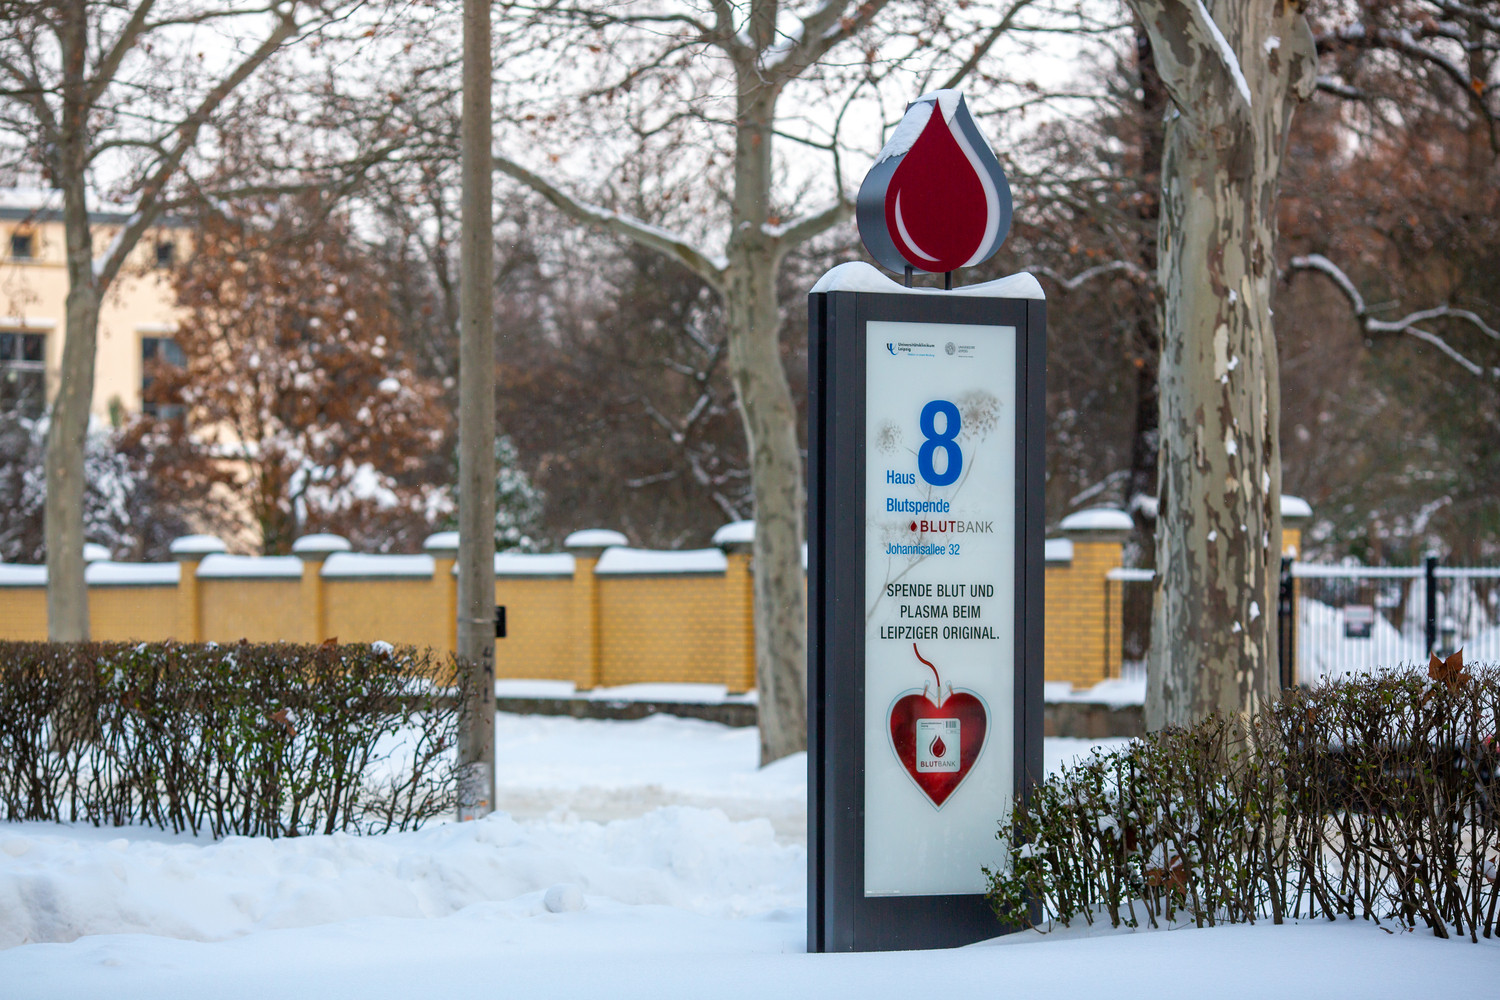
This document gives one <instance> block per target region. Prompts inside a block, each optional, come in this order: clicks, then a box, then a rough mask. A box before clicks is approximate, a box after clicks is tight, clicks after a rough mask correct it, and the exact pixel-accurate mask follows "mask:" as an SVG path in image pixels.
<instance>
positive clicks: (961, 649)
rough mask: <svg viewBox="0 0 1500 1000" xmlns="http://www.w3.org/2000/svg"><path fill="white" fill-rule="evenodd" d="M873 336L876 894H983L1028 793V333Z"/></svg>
mask: <svg viewBox="0 0 1500 1000" xmlns="http://www.w3.org/2000/svg"><path fill="white" fill-rule="evenodd" d="M867 330H868V332H867V343H866V371H867V380H868V381H867V384H866V397H865V398H866V403H865V416H866V428H867V433H868V441H867V442H866V465H867V470H868V471H867V479H866V484H865V588H864V589H865V706H864V711H865V778H864V780H865V820H864V823H865V828H864V843H865V851H864V857H865V872H864V875H865V894H866V895H867V896H891V895H937V894H951V893H980V892H983V891H985V888H986V886H985V879H984V875H983V873H982V872H981V871H980V868H981V866H984V865H990V866H993V865H995V864H996V863H997V862H998V861H999V860H1000V855H1001V851H1000V847H999V844H998V842H997V841H996V840H995V831H996V829H997V824H998V823H999V822H1000V821H1001V820H1002V819H1003V818H1004V817H1005V816H1006V815H1007V814H1008V812H1009V809H1010V803H1011V798H1012V796H1013V795H1014V792H1015V776H1014V766H1015V762H1014V732H1013V728H1014V721H1015V712H1014V701H1015V680H1014V676H1015V631H1014V630H1015V624H1016V622H1015V607H1016V603H1015V576H1016V561H1015V560H1016V552H1015V542H1016V525H1015V509H1016V499H1017V498H1016V454H1015V447H1016V445H1015V441H1016V401H1015V386H1016V371H1015V358H1016V330H1015V328H1014V327H1010V326H971V325H953V324H942V323H893V322H879V321H872V322H870V323H869V324H868V327H867Z"/></svg>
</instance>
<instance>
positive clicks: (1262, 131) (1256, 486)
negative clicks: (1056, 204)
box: [1132, 0, 1316, 729]
mask: <svg viewBox="0 0 1500 1000" xmlns="http://www.w3.org/2000/svg"><path fill="white" fill-rule="evenodd" d="M1132 6H1134V7H1135V9H1136V11H1137V12H1138V13H1139V15H1140V17H1141V19H1142V21H1143V22H1144V24H1145V26H1146V30H1147V31H1148V32H1149V34H1150V37H1151V44H1152V49H1153V54H1154V56H1155V59H1156V64H1157V67H1158V69H1159V70H1160V72H1161V76H1162V80H1163V83H1164V84H1165V86H1166V88H1167V91H1168V93H1169V94H1170V95H1171V98H1172V108H1171V109H1170V110H1169V112H1168V115H1167V126H1166V148H1165V153H1164V157H1163V166H1162V207H1161V227H1160V236H1159V254H1160V261H1159V282H1160V285H1161V288H1162V299H1163V301H1162V323H1161V330H1162V352H1161V365H1160V386H1161V389H1160V391H1161V421H1160V434H1161V454H1160V461H1159V468H1160V483H1159V489H1158V493H1157V496H1158V500H1159V511H1160V513H1159V517H1158V522H1157V531H1156V568H1157V575H1156V579H1157V592H1156V601H1155V609H1154V612H1153V621H1152V630H1151V658H1150V663H1149V667H1148V673H1147V677H1148V681H1147V695H1146V723H1147V726H1148V728H1152V729H1156V728H1161V727H1162V726H1168V725H1185V724H1189V723H1191V722H1193V721H1194V720H1196V719H1200V718H1202V717H1204V716H1206V715H1209V714H1211V713H1214V712H1223V713H1230V714H1239V713H1244V712H1249V711H1253V710H1255V709H1256V708H1257V707H1259V706H1260V705H1262V704H1264V703H1266V702H1267V701H1268V700H1269V699H1271V698H1273V697H1274V696H1275V695H1276V693H1277V690H1278V688H1277V684H1278V675H1277V669H1276V628H1275V615H1274V609H1275V600H1276V585H1277V572H1276V569H1277V566H1278V565H1279V558H1280V553H1281V515H1280V494H1281V454H1280V446H1279V442H1278V434H1279V426H1278V425H1279V421H1278V412H1279V407H1280V394H1279V388H1278V382H1277V363H1276V342H1275V334H1274V330H1273V327H1272V323H1271V292H1272V288H1273V283H1274V279H1275V274H1276V257H1275V249H1276V196H1277V179H1278V174H1279V172H1280V167H1281V160H1282V155H1283V150H1284V145H1285V142H1286V135H1287V129H1288V127H1289V125H1290V122H1291V116H1292V112H1293V110H1294V108H1295V107H1296V104H1297V102H1298V101H1299V100H1302V99H1305V98H1306V97H1307V96H1308V95H1309V94H1310V93H1311V91H1312V87H1313V84H1314V81H1315V76H1316V53H1315V51H1314V48H1313V40H1312V35H1311V33H1310V31H1309V30H1308V27H1307V23H1306V21H1305V19H1304V18H1303V14H1302V4H1300V3H1293V2H1285V0H1218V2H1216V3H1214V4H1213V12H1212V15H1210V14H1209V11H1208V9H1207V7H1206V6H1205V5H1204V4H1202V3H1199V2H1197V0H1154V2H1151V0H1132Z"/></svg>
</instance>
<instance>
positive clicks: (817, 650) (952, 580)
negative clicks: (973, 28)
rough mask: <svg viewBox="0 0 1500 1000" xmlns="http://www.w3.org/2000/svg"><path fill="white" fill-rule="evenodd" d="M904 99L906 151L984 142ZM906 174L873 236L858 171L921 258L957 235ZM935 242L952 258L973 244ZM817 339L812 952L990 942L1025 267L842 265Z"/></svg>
mask: <svg viewBox="0 0 1500 1000" xmlns="http://www.w3.org/2000/svg"><path fill="white" fill-rule="evenodd" d="M923 101H927V102H929V103H930V106H929V107H928V108H927V109H926V111H925V113H924V111H923V108H922V104H923ZM950 111H951V112H952V116H951V119H952V120H948V119H947V118H946V117H940V116H939V114H938V112H942V113H943V116H948V115H949V112H950ZM914 115H915V116H916V117H918V118H921V122H920V123H919V124H920V125H921V126H923V127H922V128H915V127H914V128H908V127H907V123H906V122H903V124H902V125H901V126H899V127H898V129H897V130H896V133H895V134H893V137H892V143H891V145H898V144H899V143H898V140H899V139H900V138H901V134H902V129H907V131H908V133H912V132H916V133H917V135H918V138H917V139H915V140H914V146H915V148H914V149H913V150H912V152H913V155H915V154H916V153H919V152H921V150H922V149H923V148H924V147H923V143H924V142H926V146H927V147H931V148H934V149H936V148H940V147H942V143H940V142H937V141H936V140H933V141H927V140H928V138H929V133H930V132H931V131H932V128H933V127H935V126H934V124H933V123H934V122H937V123H938V125H939V126H941V125H943V124H946V125H947V127H948V129H949V130H950V132H951V133H952V134H953V135H956V136H958V137H959V138H960V139H963V138H965V137H967V139H968V147H969V148H970V150H972V149H973V148H974V147H975V146H976V145H983V141H982V139H979V140H977V141H976V140H975V139H974V138H973V136H972V135H969V134H968V133H966V132H965V131H964V129H963V128H962V127H961V126H962V125H963V119H966V118H967V111H966V110H965V109H964V108H963V105H962V99H961V98H957V99H956V100H955V98H954V96H953V95H952V94H951V92H941V93H939V94H938V95H932V96H931V97H929V98H923V99H921V100H919V101H918V102H917V103H915V104H913V106H912V110H911V111H909V112H908V119H911V118H912V117H913V116H914ZM955 122H957V124H955ZM969 125H970V126H971V125H972V122H969ZM975 134H977V133H975ZM939 138H942V137H939ZM948 141H949V143H950V145H951V144H953V140H952V139H951V138H950V139H949V140H948ZM958 145H959V146H963V145H964V143H963V142H959V143H958ZM890 148H891V147H890V145H888V147H887V150H889V149H890ZM983 149H984V152H985V153H986V154H988V155H989V156H990V159H991V161H993V154H990V153H989V150H988V146H987V145H983ZM902 156H903V154H902V153H901V152H900V151H898V152H897V153H896V154H894V158H895V159H896V160H897V161H898V162H897V163H896V165H895V166H894V167H891V166H889V165H886V166H884V167H883V166H882V164H885V163H886V161H888V160H889V159H891V158H892V157H887V156H886V154H885V153H884V152H883V153H882V159H881V161H878V162H877V166H876V169H875V170H873V171H872V172H871V175H870V176H871V178H873V179H874V180H875V181H876V182H878V183H879V184H880V185H883V186H884V190H883V191H882V192H881V198H882V199H885V198H888V197H890V195H889V191H890V188H891V187H892V186H898V187H899V186H900V185H901V182H902V178H903V176H908V175H912V174H914V173H916V168H914V167H912V165H911V161H910V160H909V159H908V160H906V161H905V162H902ZM957 159H958V161H959V162H960V163H961V164H967V163H969V162H970V160H969V159H967V158H962V157H960V158H957ZM918 166H921V165H920V164H919V165H918ZM882 171H883V174H884V176H883V178H882V177H878V176H877V174H880V173H881V172H882ZM994 172H995V173H996V174H998V173H999V167H998V164H996V165H995V167H994ZM937 180H939V181H941V180H942V178H941V177H938V178H937ZM989 180H990V187H989V189H988V191H989V192H990V193H993V192H994V191H995V190H996V189H997V187H998V186H1003V185H1004V184H1005V181H1004V176H1003V174H999V177H998V182H999V183H998V185H996V184H995V183H994V178H993V176H992V177H991V178H989ZM944 183H945V184H946V186H947V187H948V188H949V189H950V190H961V185H959V184H958V183H957V182H953V183H947V182H944ZM870 185H871V179H867V180H866V185H865V188H866V189H868V188H869V187H870ZM913 190H914V189H913V186H912V183H907V184H906V186H905V187H904V188H902V190H901V191H900V194H901V198H900V199H898V201H897V208H896V210H895V212H894V213H891V217H892V218H893V219H894V221H895V223H896V224H897V225H898V226H899V228H900V231H899V233H898V235H897V236H896V237H895V238H894V239H887V241H886V243H885V244H880V243H879V242H878V241H875V240H872V239H871V236H870V233H869V232H868V231H867V228H868V227H867V223H868V222H869V218H868V216H867V215H866V214H865V210H866V207H867V206H866V193H867V191H866V190H864V189H862V191H861V213H862V214H861V220H860V221H861V233H862V235H864V236H865V242H866V244H867V245H868V246H870V247H871V249H872V251H873V252H875V253H876V256H877V259H880V258H881V253H882V252H883V251H884V252H888V251H889V250H890V248H891V247H895V248H896V249H898V250H899V251H900V252H901V253H904V254H906V255H907V257H906V259H907V260H908V261H910V260H911V258H912V257H914V256H915V257H917V259H918V260H919V261H920V260H923V259H924V258H927V255H926V254H924V253H923V250H922V246H926V247H927V248H929V249H934V250H937V249H939V248H938V245H937V244H936V243H935V242H932V241H931V240H928V242H926V243H923V242H922V241H923V240H924V239H927V238H926V237H924V236H922V235H921V234H922V233H943V234H949V235H951V231H952V227H948V228H944V227H943V226H940V225H934V224H933V223H932V221H931V220H930V219H926V218H923V219H913V218H909V217H906V216H905V215H904V213H903V212H902V207H904V205H906V204H921V201H920V199H918V198H916V197H914V196H912V197H909V196H910V195H912V192H913ZM982 193H983V192H982ZM1004 193H1005V199H1004V200H1005V209H1006V210H1005V212H1004V216H1005V219H1004V221H1005V224H1006V227H1008V223H1009V189H1008V187H1006V188H1005V191H1004ZM882 207H883V208H884V207H887V206H884V205H882ZM979 207H980V208H984V207H985V203H984V201H982V200H981V201H979ZM881 224H883V222H882V223H881ZM970 231H971V232H972V233H974V234H975V239H978V238H979V237H980V236H983V237H984V238H985V239H990V240H993V241H994V246H998V242H999V239H1000V238H1003V236H1004V228H1003V227H1002V228H1001V229H1000V231H999V233H998V236H997V235H996V233H995V230H994V227H990V228H988V229H986V227H984V226H980V225H975V226H972V227H970ZM913 234H916V235H913ZM945 238H946V237H945ZM993 249H994V247H993V246H991V247H990V248H989V250H988V253H993ZM941 250H942V253H944V254H946V255H947V257H948V259H950V260H953V261H957V262H958V264H959V266H962V265H963V264H964V263H965V262H966V261H968V260H969V259H970V258H973V257H976V256H978V255H979V254H980V253H982V252H983V251H984V247H982V246H979V247H978V249H976V245H975V244H974V243H973V241H971V242H970V243H968V244H964V243H962V242H960V243H956V244H955V243H953V242H952V241H951V240H950V242H949V243H948V244H945V245H944V246H943V247H942V248H941ZM919 255H920V256H919ZM986 255H987V254H986ZM937 259H938V257H937V256H936V255H933V256H932V257H930V258H927V262H928V263H931V262H932V261H934V260H937ZM882 263H887V262H886V261H885V260H883V259H882ZM887 266H889V264H887ZM914 269H916V268H915V267H914ZM809 356H810V361H809V364H810V369H811V371H810V375H811V377H810V380H809V404H810V425H811V431H810V440H809V468H810V475H809V518H808V535H809V542H810V545H809V566H808V574H809V593H808V599H809V610H810V615H809V633H810V634H809V678H808V702H809V720H808V742H809V752H808V772H809V773H808V823H809V836H808V950H809V951H867V950H884V949H897V948H927V947H945V946H953V945H960V944H966V943H968V942H971V941H976V940H979V939H982V938H986V937H991V936H994V935H996V934H999V933H1001V932H1002V931H1003V930H1004V928H1003V927H1002V926H1001V925H1000V924H999V923H998V922H997V921H996V919H995V917H994V915H993V913H992V912H991V911H990V909H989V907H988V905H987V904H986V903H985V900H984V891H985V888H986V879H985V877H984V874H983V872H982V871H981V868H982V867H984V866H995V865H997V864H1000V863H1002V861H1003V857H1004V852H1003V851H1002V849H1001V845H1000V843H999V842H998V841H997V840H996V839H995V834H996V832H997V830H998V829H999V827H1000V824H1001V823H1002V822H1003V821H1004V820H1005V819H1006V817H1007V816H1008V814H1009V812H1010V809H1011V806H1012V803H1013V800H1014V798H1015V796H1016V795H1018V794H1025V793H1026V792H1027V790H1028V789H1029V787H1030V785H1031V783H1032V782H1034V781H1036V780H1038V779H1039V778H1040V776H1041V769H1042V569H1043V545H1042V539H1043V529H1044V512H1043V476H1044V472H1045V470H1044V468H1043V450H1042V448H1043V424H1044V419H1045V406H1044V399H1045V386H1044V379H1045V358H1046V314H1045V303H1044V302H1043V299H1042V293H1041V288H1040V286H1039V285H1038V284H1037V282H1036V280H1035V279H1034V278H1032V277H1031V276H1030V275H1025V274H1022V275H1016V276H1013V277H1011V278H1005V279H1001V280H1000V281H994V282H989V283H986V284H981V285H972V286H967V287H961V288H957V289H954V290H951V291H944V290H939V289H936V288H911V287H907V286H904V285H902V284H898V283H897V282H895V281H893V280H891V279H890V278H887V277H885V276H884V275H882V274H881V273H880V272H879V271H877V270H876V269H875V268H874V267H872V266H871V265H869V264H864V263H851V264H843V265H840V266H839V267H837V268H835V269H834V270H833V271H831V272H829V273H828V274H827V275H825V276H824V278H823V279H822V280H821V281H819V282H818V284H817V285H816V286H814V288H813V290H812V294H811V296H810V297H809Z"/></svg>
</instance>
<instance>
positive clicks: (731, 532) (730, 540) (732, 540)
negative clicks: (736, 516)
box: [714, 521, 755, 545]
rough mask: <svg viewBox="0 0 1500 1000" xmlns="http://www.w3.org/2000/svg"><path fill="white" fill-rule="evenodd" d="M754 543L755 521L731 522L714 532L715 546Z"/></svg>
mask: <svg viewBox="0 0 1500 1000" xmlns="http://www.w3.org/2000/svg"><path fill="white" fill-rule="evenodd" d="M754 541H755V522H754V521H730V522H729V523H728V524H726V525H724V527H722V528H720V529H719V530H718V531H715V532H714V544H715V545H749V544H750V543H751V542H754Z"/></svg>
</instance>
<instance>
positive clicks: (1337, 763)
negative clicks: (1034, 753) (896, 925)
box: [986, 660, 1500, 940]
mask: <svg viewBox="0 0 1500 1000" xmlns="http://www.w3.org/2000/svg"><path fill="white" fill-rule="evenodd" d="M1497 733H1500V667H1496V666H1490V667H1479V668H1471V669H1470V670H1468V671H1465V670H1463V669H1462V668H1461V667H1459V666H1457V664H1456V662H1455V661H1450V662H1449V663H1448V664H1446V665H1445V664H1443V663H1442V661H1436V660H1435V661H1434V663H1433V666H1432V668H1431V669H1430V670H1429V672H1428V674H1425V675H1424V674H1422V673H1420V672H1418V671H1416V670H1413V669H1405V670H1399V671H1391V672H1387V673H1382V674H1378V675H1369V676H1357V677H1350V678H1346V679H1343V680H1340V681H1336V682H1327V683H1324V684H1321V685H1319V686H1318V687H1316V688H1313V689H1311V690H1297V691H1292V692H1288V693H1287V694H1286V695H1285V696H1284V697H1283V698H1282V699H1281V701H1279V702H1278V703H1277V704H1275V705H1274V706H1272V707H1271V708H1269V709H1268V710H1266V711H1265V712H1263V713H1261V714H1260V715H1258V716H1257V717H1255V718H1253V719H1251V720H1250V721H1249V722H1248V723H1246V722H1244V721H1242V720H1239V719H1224V718H1211V719H1208V720H1206V721H1204V722H1202V723H1200V724H1198V725H1196V726H1194V727H1192V728H1188V729H1168V730H1163V731H1161V732H1158V733H1154V734H1151V735H1149V736H1147V737H1145V738H1144V739H1141V740H1137V741H1134V742H1133V743H1131V744H1130V745H1129V746H1127V747H1124V748H1121V749H1119V750H1115V751H1112V752H1108V753H1104V754H1101V755H1095V756H1094V757H1092V758H1090V759H1088V760H1086V761H1084V762H1083V763H1081V764H1079V765H1077V766H1075V767H1071V768H1064V769H1063V770H1062V771H1060V772H1058V773H1057V774H1055V775H1053V776H1052V777H1051V778H1049V779H1048V780H1047V781H1046V782H1045V783H1043V784H1040V785H1039V786H1037V787H1036V788H1035V789H1033V790H1032V792H1031V795H1030V796H1029V798H1028V799H1027V800H1025V801H1018V802H1017V803H1016V808H1015V812H1014V814H1013V816H1012V819H1011V822H1010V825H1009V826H1007V827H1002V828H1001V830H1000V833H999V835H998V836H999V839H1000V840H1001V841H1002V843H1003V845H1004V847H1003V853H1004V856H1005V864H1004V865H1001V866H998V867H997V868H996V869H995V870H993V871H990V870H989V869H986V872H987V874H988V876H989V879H990V894H989V899H990V904H991V906H992V907H993V908H994V909H995V912H996V913H997V915H999V917H1000V918H1001V919H1002V920H1005V921H1007V922H1010V923H1014V924H1017V925H1021V926H1032V925H1040V924H1044V923H1048V922H1051V921H1056V922H1058V923H1061V924H1063V925H1065V926H1066V925H1067V924H1069V923H1070V922H1071V921H1073V920H1075V919H1079V918H1082V919H1083V920H1085V921H1087V922H1089V923H1092V922H1093V921H1094V920H1095V919H1096V918H1101V917H1104V916H1107V917H1108V918H1109V921H1110V923H1111V924H1112V925H1114V926H1120V925H1121V924H1124V925H1126V926H1130V927H1134V926H1138V925H1139V924H1141V923H1148V924H1150V925H1152V926H1156V925H1157V924H1158V923H1160V922H1167V923H1172V922H1175V921H1179V920H1187V921H1191V922H1193V923H1196V924H1197V925H1199V926H1203V925H1213V924H1215V923H1245V922H1250V923H1253V922H1255V921H1256V920H1270V921H1273V922H1275V923H1280V922H1282V921H1283V920H1286V919H1295V918H1317V917H1322V918H1326V919H1329V920H1333V919H1337V918H1339V917H1347V918H1351V919H1352V918H1355V917H1360V918H1363V919H1367V920H1375V921H1387V920H1389V921H1394V922H1396V923H1399V924H1401V925H1403V926H1406V927H1415V926H1417V925H1418V924H1420V925H1422V926H1425V927H1427V928H1429V929H1431V930H1432V931H1433V932H1434V933H1435V934H1437V935H1438V936H1439V937H1447V936H1449V935H1450V934H1452V935H1460V936H1461V935H1468V936H1469V937H1470V938H1471V939H1475V940H1477V939H1478V937H1479V936H1480V935H1483V936H1484V937H1491V936H1492V935H1494V934H1495V933H1497V932H1500V917H1497V904H1500V879H1497V870H1500V766H1497V765H1500V745H1497V735H1496V734H1497Z"/></svg>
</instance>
